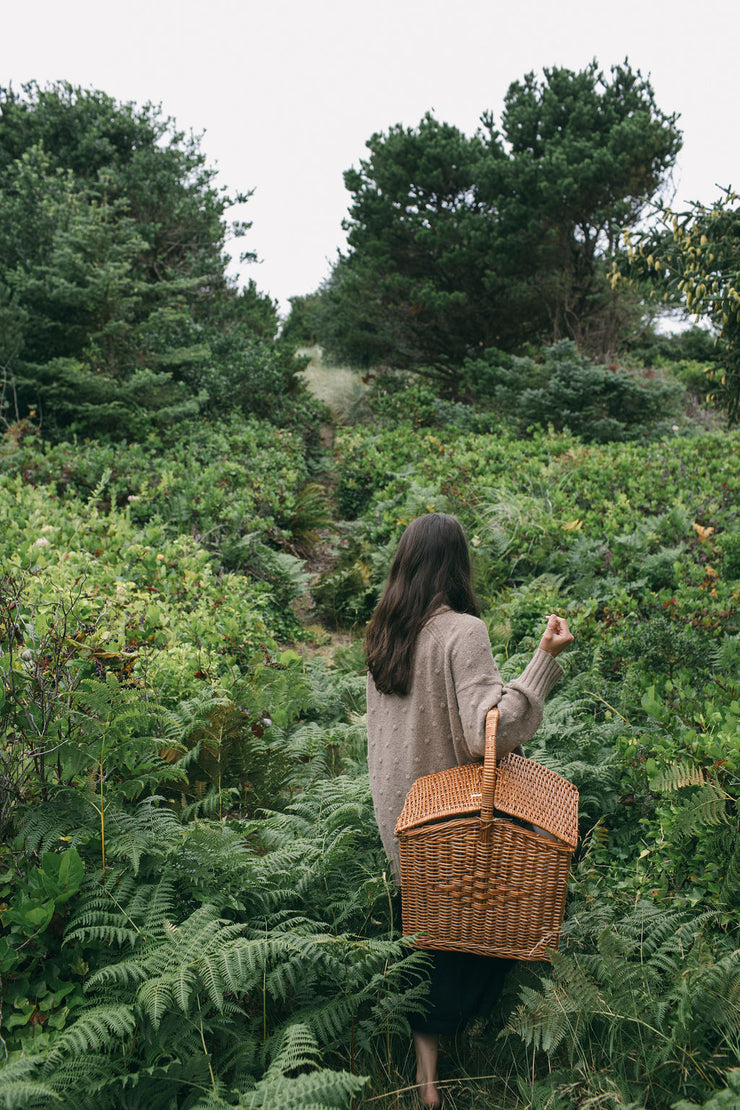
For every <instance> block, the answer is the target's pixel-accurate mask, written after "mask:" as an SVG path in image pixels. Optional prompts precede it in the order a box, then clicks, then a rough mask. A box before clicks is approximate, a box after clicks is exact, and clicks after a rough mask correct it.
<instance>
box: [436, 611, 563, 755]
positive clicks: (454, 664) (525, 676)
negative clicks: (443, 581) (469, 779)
mask: <svg viewBox="0 0 740 1110" xmlns="http://www.w3.org/2000/svg"><path fill="white" fill-rule="evenodd" d="M448 662H449V666H450V671H451V677H452V684H453V686H454V690H455V696H456V699H457V706H458V712H459V715H460V721H461V723H462V728H463V734H464V737H465V746H466V748H467V755H468V758H469V759H471V760H472V759H482V757H483V754H484V751H485V723H486V715H487V713H488V711H489V710H490V709H492V708H493V707H494V706H498V709H499V725H498V733H497V744H496V750H497V755H499V756H502V755H505V754H506V753H507V752H510V751H512V749H513V748H515V747H517V746H518V745H519V744H523V743H525V742H526V741H527V740H530V739H531V738H532V736H534V734H535V732H536V731H537V729H538V728H539V726H540V724H541V723H542V714H543V710H544V704H545V698H546V697H547V695H548V694H549V693H550V690H551V689H552V688H553V686H554V685H555V683H556V682H557V681H558V679H559V678H561V676H562V674H563V670H562V667H561V666H560V664H559V663H558V662H557V661H556V660H555V659H554V658H553V656H551V655H549V654H548V653H547V652H546V651H542V650H541V649H540V648H538V649H537V651H536V652H535V654H534V656H533V658H532V660H531V661H530V662H529V664H528V665H527V666H526V667H525V669H524V670H523V671H522V673H521V674H520V675H519V676H518V677H517V678H515V679H513V680H512V681H510V682H507V683H504V682H503V681H502V678H501V674H500V672H499V669H498V667H497V666H496V663H495V661H494V659H493V654H492V651H491V643H490V640H489V638H488V630H487V629H486V626H485V625H484V624H483V622H482V621H479V620H475V619H474V620H470V621H468V622H466V625H465V626H462V627H461V628H460V629H459V631H458V632H457V633H456V635H455V636H453V637H452V639H451V640H450V644H449V656H448Z"/></svg>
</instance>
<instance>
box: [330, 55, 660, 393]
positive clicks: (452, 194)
mask: <svg viewBox="0 0 740 1110" xmlns="http://www.w3.org/2000/svg"><path fill="white" fill-rule="evenodd" d="M367 147H368V151H369V155H368V158H367V159H365V160H364V161H362V162H361V163H360V166H359V168H357V169H352V170H349V171H347V173H346V174H345V183H346V186H347V188H348V190H349V192H350V194H351V196H352V203H351V205H350V209H349V217H348V219H347V221H346V226H347V230H348V243H349V251H348V253H347V254H345V255H343V256H341V257H340V259H339V261H338V262H337V264H336V265H335V267H334V270H333V271H332V274H331V276H330V278H329V280H328V281H327V282H326V284H325V285H324V287H323V288H322V289H321V290H320V291H319V296H318V300H317V302H316V303H315V304H314V303H312V305H311V324H312V330H313V331H314V332H315V334H316V336H317V338H318V341H319V342H320V343H321V345H322V346H323V347H324V348H325V349H326V350H327V351H328V352H329V353H330V354H331V355H332V356H333V357H334V358H336V359H337V360H338V361H339V362H348V363H350V364H353V365H356V366H359V367H364V368H368V367H372V366H378V365H382V366H391V367H394V368H399V369H411V370H414V371H416V372H419V373H422V374H427V375H431V376H432V377H434V378H437V379H439V380H441V381H442V382H444V383H446V384H447V386H448V387H449V388H451V389H453V390H454V389H455V388H456V387H457V379H458V375H459V373H460V368H461V366H462V365H463V363H464V362H465V360H466V358H468V357H469V356H470V354H471V352H474V351H479V350H485V349H491V348H499V349H504V350H509V351H510V350H516V349H520V348H521V347H522V346H524V345H525V344H526V343H531V342H537V341H542V340H545V341H548V340H549V341H552V340H558V339H560V338H563V337H571V338H573V339H575V340H576V341H577V342H579V343H582V344H586V345H587V346H588V347H589V349H590V350H592V351H595V352H597V353H598V354H600V355H604V354H607V353H609V354H611V353H613V352H614V351H615V350H616V349H617V348H618V346H619V343H620V342H621V339H622V335H623V332H624V331H625V328H626V325H627V323H628V321H629V319H630V316H632V317H634V316H635V314H636V313H639V307H638V306H636V305H635V304H633V303H631V301H630V298H632V300H634V297H633V295H632V294H631V293H628V294H627V295H624V296H623V295H621V294H620V293H615V292H614V291H613V290H612V289H611V287H610V285H609V282H608V275H607V267H608V260H609V259H610V257H611V256H612V255H613V253H614V251H615V250H616V247H617V241H618V238H619V233H620V231H621V229H622V228H625V227H633V226H634V225H635V224H636V223H637V222H638V220H639V218H640V215H641V214H642V212H643V210H644V208H645V206H646V205H647V203H648V201H649V200H650V198H651V197H652V196H653V195H654V194H655V193H656V191H657V190H658V189H659V188H660V186H661V183H662V181H663V179H664V177H665V175H666V174H667V172H668V171H669V169H670V167H671V165H672V164H673V161H674V159H675V157H676V154H677V152H678V149H679V147H680V138H679V134H678V131H677V129H676V119H675V117H673V116H666V115H664V114H663V113H662V112H661V111H660V110H659V109H658V108H657V106H656V104H655V100H654V96H653V91H652V88H651V86H650V83H649V81H647V80H645V79H644V78H643V77H642V76H641V74H640V73H639V72H634V71H633V70H632V69H631V68H630V66H629V65H628V63H626V62H625V63H624V65H622V66H617V67H615V68H613V69H612V72H611V77H610V79H607V78H605V77H604V75H603V74H602V73H601V72H600V71H599V70H598V67H597V65H596V63H595V62H594V63H592V64H591V65H589V66H588V67H586V68H585V69H584V70H582V71H580V72H578V73H574V72H572V71H570V70H567V69H563V68H553V69H550V70H546V71H545V73H544V79H543V80H541V81H538V80H537V79H536V78H535V76H534V74H529V75H527V76H526V77H525V78H524V80H523V81H521V82H514V83H513V84H512V85H511V86H510V88H509V90H508V93H507V95H506V98H505V103H504V110H503V113H502V121H501V132H500V133H499V131H498V130H497V128H496V125H495V121H494V119H493V116H492V115H491V114H485V115H484V116H483V118H482V122H481V128H480V129H479V131H478V133H477V134H476V135H475V136H473V137H472V138H469V137H467V136H465V135H464V134H463V133H462V132H461V131H459V129H457V128H455V127H452V126H450V125H449V124H445V123H442V122H439V121H437V120H436V119H435V118H434V117H433V116H432V115H430V114H427V115H426V116H424V118H423V119H422V120H421V122H420V123H419V125H418V127H416V128H404V127H402V126H401V125H400V124H398V125H396V126H394V127H392V128H390V130H389V131H388V132H387V133H386V134H375V135H373V136H372V137H371V138H370V139H369V140H368V143H367Z"/></svg>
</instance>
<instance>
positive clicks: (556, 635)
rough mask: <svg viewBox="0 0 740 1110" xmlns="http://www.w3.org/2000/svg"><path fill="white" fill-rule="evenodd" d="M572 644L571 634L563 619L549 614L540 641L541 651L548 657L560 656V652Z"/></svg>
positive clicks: (554, 614)
mask: <svg viewBox="0 0 740 1110" xmlns="http://www.w3.org/2000/svg"><path fill="white" fill-rule="evenodd" d="M572 643H573V633H572V632H571V630H570V629H569V628H568V622H567V620H566V619H565V617H559V616H558V615H557V614H556V613H551V614H550V616H549V617H548V618H547V628H546V629H545V634H544V636H543V637H542V639H541V640H540V647H541V648H542V650H543V651H546V652H547V653H548V655H560V652H561V651H564V650H565V648H567V647H569V645H570V644H572Z"/></svg>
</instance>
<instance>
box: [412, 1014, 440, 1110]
mask: <svg viewBox="0 0 740 1110" xmlns="http://www.w3.org/2000/svg"><path fill="white" fill-rule="evenodd" d="M414 1048H415V1049H416V1082H417V1083H418V1085H419V1098H420V1099H421V1101H422V1104H423V1105H424V1106H426V1107H428V1108H429V1110H433V1108H434V1107H437V1106H439V1105H440V1098H439V1091H438V1090H437V1086H436V1084H437V1054H438V1051H439V1039H438V1038H437V1036H436V1035H435V1034H434V1033H414Z"/></svg>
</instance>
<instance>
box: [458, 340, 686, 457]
mask: <svg viewBox="0 0 740 1110" xmlns="http://www.w3.org/2000/svg"><path fill="white" fill-rule="evenodd" d="M464 376H465V382H466V384H467V388H468V389H469V390H470V392H471V394H472V395H473V396H474V397H475V399H476V400H477V401H479V402H481V403H482V404H484V405H486V406H487V407H493V408H495V409H496V410H497V411H498V412H501V413H503V414H506V415H507V416H508V417H509V418H512V419H514V420H516V421H517V423H518V424H519V426H520V427H521V428H522V429H525V428H527V427H529V426H530V425H533V424H538V425H540V426H542V427H546V426H547V425H548V424H552V425H553V427H555V428H567V429H568V430H569V431H571V432H572V433H573V434H574V435H577V436H580V437H581V439H583V440H584V441H585V442H587V443H608V442H610V441H615V440H633V439H644V438H645V437H646V436H650V435H654V434H655V432H656V429H657V430H658V431H659V430H661V426H664V425H665V424H666V423H667V422H668V421H669V420H670V419H671V417H672V416H674V414H676V413H677V411H678V406H679V402H680V400H681V397H682V394H683V390H682V388H681V387H680V386H679V385H678V384H677V383H675V382H662V381H658V380H654V379H650V378H647V377H646V376H645V375H644V374H640V373H637V372H635V371H627V370H622V369H619V368H618V367H616V366H615V367H607V366H602V365H598V364H597V363H593V362H591V361H590V360H589V359H587V358H585V357H584V356H583V355H580V354H579V353H578V351H577V348H576V346H575V344H574V343H572V342H571V341H569V340H563V341H562V342H560V343H556V344H555V345H554V346H552V347H550V348H548V349H547V350H545V351H544V353H543V357H542V361H541V362H535V360H534V359H532V358H517V357H515V356H512V355H506V354H503V353H502V352H499V351H495V350H493V351H487V352H486V353H485V355H484V357H483V358H476V359H469V360H468V361H467V362H466V363H465V367H464Z"/></svg>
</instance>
